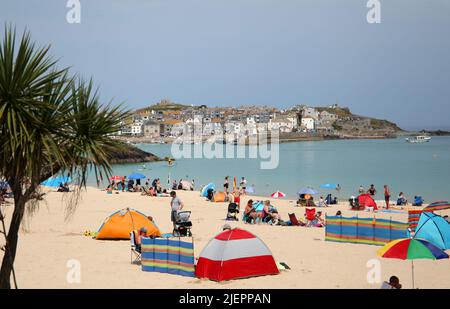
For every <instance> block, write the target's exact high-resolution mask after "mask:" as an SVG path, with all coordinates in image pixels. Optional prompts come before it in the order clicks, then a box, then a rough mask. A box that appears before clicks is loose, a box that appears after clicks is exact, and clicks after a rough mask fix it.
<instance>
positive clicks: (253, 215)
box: [244, 199, 282, 224]
mask: <svg viewBox="0 0 450 309" xmlns="http://www.w3.org/2000/svg"><path fill="white" fill-rule="evenodd" d="M244 218H245V220H246V222H247V223H269V222H271V223H272V224H278V223H280V221H282V220H281V217H280V214H279V213H278V210H277V209H276V208H275V207H273V206H271V205H270V201H269V200H266V201H264V207H263V209H262V211H260V212H258V211H256V209H255V208H254V207H253V200H252V199H250V200H248V201H247V205H246V206H245V210H244Z"/></svg>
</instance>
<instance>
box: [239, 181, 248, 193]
mask: <svg viewBox="0 0 450 309" xmlns="http://www.w3.org/2000/svg"><path fill="white" fill-rule="evenodd" d="M240 186H241V188H242V194H245V190H246V189H247V180H246V179H245V177H242V179H241V183H240Z"/></svg>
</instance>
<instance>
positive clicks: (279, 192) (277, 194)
mask: <svg viewBox="0 0 450 309" xmlns="http://www.w3.org/2000/svg"><path fill="white" fill-rule="evenodd" d="M270 196H271V197H275V198H278V197H285V196H286V194H284V193H283V192H281V191H277V192H274V193H272V194H271V195H270Z"/></svg>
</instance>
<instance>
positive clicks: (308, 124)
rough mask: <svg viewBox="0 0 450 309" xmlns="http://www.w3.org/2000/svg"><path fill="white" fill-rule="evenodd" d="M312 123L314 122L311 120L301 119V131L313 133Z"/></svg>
mask: <svg viewBox="0 0 450 309" xmlns="http://www.w3.org/2000/svg"><path fill="white" fill-rule="evenodd" d="M314 122H315V120H314V119H313V118H302V124H301V128H302V131H306V132H309V131H314Z"/></svg>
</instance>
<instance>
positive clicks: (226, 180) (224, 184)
mask: <svg viewBox="0 0 450 309" xmlns="http://www.w3.org/2000/svg"><path fill="white" fill-rule="evenodd" d="M229 185H230V184H229V181H228V176H226V177H225V181H224V183H223V191H224V192H225V195H228V187H229Z"/></svg>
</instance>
